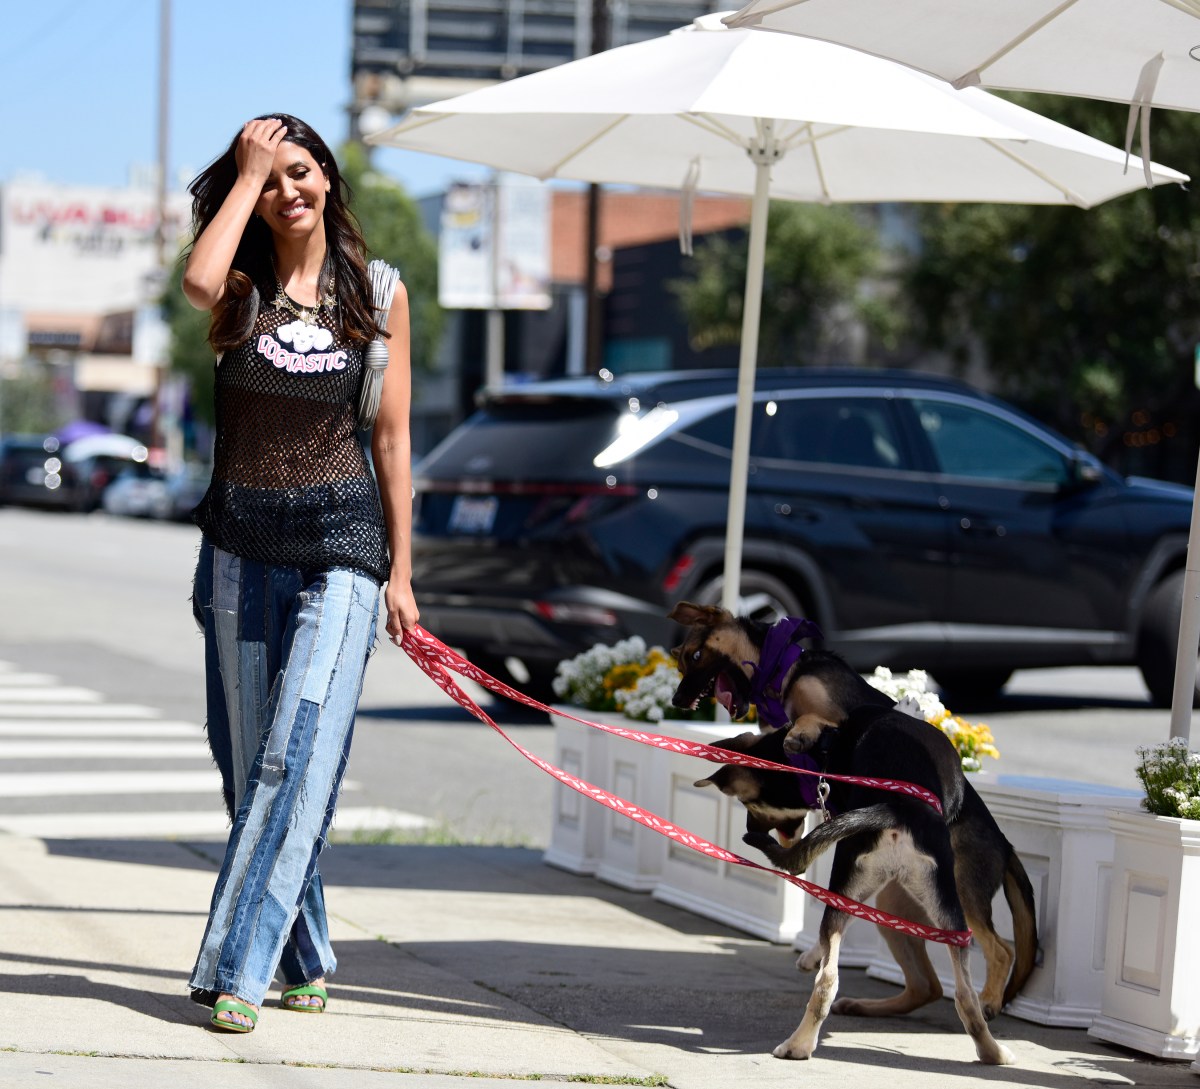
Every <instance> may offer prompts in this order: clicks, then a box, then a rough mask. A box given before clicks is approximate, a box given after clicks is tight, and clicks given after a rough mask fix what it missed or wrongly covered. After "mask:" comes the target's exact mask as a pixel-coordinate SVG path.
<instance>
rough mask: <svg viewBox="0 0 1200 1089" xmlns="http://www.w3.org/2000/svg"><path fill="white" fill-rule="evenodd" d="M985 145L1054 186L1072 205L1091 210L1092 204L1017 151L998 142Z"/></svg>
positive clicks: (986, 142) (994, 141)
mask: <svg viewBox="0 0 1200 1089" xmlns="http://www.w3.org/2000/svg"><path fill="white" fill-rule="evenodd" d="M984 143H985V144H987V145H988V146H989V147H991V148H995V150H996V151H998V152H1000V154H1001V155H1004V156H1006V157H1007V158H1009V159H1011V160H1012V161H1013V162H1014V163H1017V164H1018V165H1019V166H1023V167H1024V168H1025V169H1026V170H1028V171H1029V173H1031V174H1032V175H1033V176H1034V177H1036V178H1041V179H1042V181H1044V182H1045V183H1046V184H1047V185H1049V186H1052V187H1053V188H1055V189H1057V190H1058V191H1059V192H1060V193H1061V194H1062V195H1063V196H1064V197H1066V198H1067V200H1069V201H1070V202H1071V203H1072V204H1074V205H1077V206H1078V207H1080V208H1090V207H1091V204H1090V203H1089V202H1088V201H1086V200H1084V199H1083V197H1081V196H1080V195H1079V194H1078V193H1076V192H1075V191H1074V190H1072V189H1069V188H1067V186H1065V185H1063V184H1062V183H1061V182H1058V181H1055V180H1054V178H1052V177H1050V175H1049V174H1047V173H1046V172H1045V171H1044V170H1041V169H1039V168H1038V167H1036V166H1034V165H1033V163H1031V162H1030V161H1029V160H1028V159H1025V158H1023V157H1022V156H1020V155H1018V154H1017V153H1016V152H1015V151H1013V150H1012V148H1010V147H1006V146H1005V145H1004V144H1001V143H1000V142H999V141H997V140H984Z"/></svg>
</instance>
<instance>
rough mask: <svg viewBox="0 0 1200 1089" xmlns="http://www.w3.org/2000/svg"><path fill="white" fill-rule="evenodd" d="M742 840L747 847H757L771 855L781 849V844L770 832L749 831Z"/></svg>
mask: <svg viewBox="0 0 1200 1089" xmlns="http://www.w3.org/2000/svg"><path fill="white" fill-rule="evenodd" d="M742 842H743V843H744V844H745V845H746V846H747V847H756V848H758V850H760V851H762V852H763V854H766V855H771V854H773V853H774V852H776V851H778V850H779V844H778V842H777V841H776V839H775V837H774V836H772V835H771V834H770V833H769V832H747V833H746V834H745V835H743V836H742Z"/></svg>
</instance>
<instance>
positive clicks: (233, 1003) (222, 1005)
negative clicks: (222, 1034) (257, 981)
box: [208, 998, 258, 1032]
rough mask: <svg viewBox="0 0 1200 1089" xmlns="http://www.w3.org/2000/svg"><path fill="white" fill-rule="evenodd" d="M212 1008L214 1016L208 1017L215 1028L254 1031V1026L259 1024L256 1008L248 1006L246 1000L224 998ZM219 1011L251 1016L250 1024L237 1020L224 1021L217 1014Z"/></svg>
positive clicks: (230, 1030) (227, 1030) (228, 1030)
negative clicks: (240, 1022)
mask: <svg viewBox="0 0 1200 1089" xmlns="http://www.w3.org/2000/svg"><path fill="white" fill-rule="evenodd" d="M212 1009H213V1011H212V1016H211V1017H210V1018H209V1019H208V1023H209V1024H210V1025H212V1026H213V1028H219V1029H224V1030H225V1031H226V1032H253V1031H254V1026H255V1025H257V1024H258V1014H257V1013H256V1012H255V1010H254V1008H253V1007H252V1006H247V1005H246V1003H245V1002H239V1001H238V1000H237V999H236V998H222V999H221V1001H220V1002H218V1003H216V1005H214V1006H213V1008H212ZM219 1013H238V1014H241V1015H242V1016H243V1017H249V1018H250V1024H248V1025H242V1024H239V1023H238V1022H237V1021H222V1020H221V1019H220V1018H219V1017H218V1016H217V1014H219Z"/></svg>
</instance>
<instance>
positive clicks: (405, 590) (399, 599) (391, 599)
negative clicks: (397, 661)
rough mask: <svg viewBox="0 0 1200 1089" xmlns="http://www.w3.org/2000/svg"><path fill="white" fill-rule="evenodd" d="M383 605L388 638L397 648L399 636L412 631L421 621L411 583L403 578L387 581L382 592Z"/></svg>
mask: <svg viewBox="0 0 1200 1089" xmlns="http://www.w3.org/2000/svg"><path fill="white" fill-rule="evenodd" d="M383 603H384V606H385V608H386V609H387V633H388V638H389V639H390V640H391V641H392V642H393V643H395V644H396V646H399V645H400V638H401V636H402V635H403V634H404V633H405V632H406V631H412V629H413V628H415V627H416V626H417V621H418V620H420V619H421V612H420V610H419V609H418V608H417V601H416V598H415V597H413V591H412V583H410V582H409V581H408V579H403V578H393V579H389V580H388V584H387V586H386V587H385V588H384V591H383Z"/></svg>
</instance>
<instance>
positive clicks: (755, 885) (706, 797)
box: [653, 723, 816, 943]
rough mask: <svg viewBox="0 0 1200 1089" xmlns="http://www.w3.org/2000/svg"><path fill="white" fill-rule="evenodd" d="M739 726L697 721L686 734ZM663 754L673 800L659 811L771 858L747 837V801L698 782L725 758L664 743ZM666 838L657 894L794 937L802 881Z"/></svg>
mask: <svg viewBox="0 0 1200 1089" xmlns="http://www.w3.org/2000/svg"><path fill="white" fill-rule="evenodd" d="M737 732H738V729H737V726H736V725H734V726H733V727H732V729H731V728H730V725H729V724H728V723H722V724H719V725H704V726H699V727H693V728H692V729H691V730H690V731H689V732H688V733H687V734H686V736H689V737H692V738H694V739H696V740H700V741H704V742H706V743H708V744H712V743H714V742H716V741H720V740H722V739H723V738H726V737H730V736H732V735H733V734H734V733H737ZM681 736H684V735H681ZM659 755H660V756H661V757H662V760H661V761H660V767H661V776H662V781H663V782H664V783H665V784H666V786H667V793H668V797H667V808H666V809H665V810H660V811H659V812H661V813H662V815H663V816H665V817H666V818H667V819H668V820H669V821H671V822H672V823H673V824H677V825H679V826H680V827H681V828H686V829H687V830H688V831H689V832H694V833H695V834H696V835H698V836H703V837H704V838H705V839H707V840H709V841H710V842H712V843H716V844H717V845H718V846H721V847H724V848H726V849H727V850H730V851H733V852H734V853H735V854H738V855H741V856H742V857H743V858H747V859H750V860H751V861H753V862H759V861H765V860H763V859H761V856H760V855H759V853H758V852H757V851H755V850H753V848H750V847H747V846H746V845H745V844H744V843H742V834H743V833H744V832H745V831H746V810H745V809H744V808H743V807H742V804H741V802H739V801H737V800H736V799H733V798H730V797H729V796H728V795H726V794H722V793H721V792H720V791H719V790H716V789H715V788H713V787H704V788H698V787H696V786H693V784H694V783H695V781H696V780H697V779H702V778H704V777H705V776H708V775H711V774H712V773H713V772H714V771H716V769H717V768H718V767H719V766H720V765H717V764H711V763H707V762H705V761H702V760H697V759H696V758H695V757H688V756H681V755H679V754H678V753H667V752H661V751H660V753H659ZM655 774H660V772H658V771H657V770H656V771H655ZM659 838H662V837H659ZM663 842H664V843H666V851H665V854H664V857H663V859H662V873H661V875H660V878H659V880H658V883H657V884H656V885H655V887H654V893H653V895H654V898H655V899H656V900H662V901H663V902H664V903H667V904H674V905H675V906H676V907H681V908H685V909H686V910H688V911H691V912H694V913H695V914H697V915H701V916H703V917H704V918H706V919H715V920H716V921H717V922H721V923H724V924H725V925H726V926H732V927H735V928H736V929H738V930H744V931H746V932H747V933H748V934H753V935H754V936H755V937H758V938H765V939H766V940H767V941H772V942H784V943H790V942H791V941H792V940H793V939H794V938H795V936H796V934H797V933H798V932H799V931H800V929H801V928H802V927H803V925H804V919H805V911H806V901H809V900H810V897H808V896H807V895H806V894H805V893H804V892H802V891H801V890H800V889H798V888H796V886H795V885H793V884H791V883H790V882H788V881H784V880H782V879H780V878H778V877H775V876H773V875H772V874H769V873H763V872H761V871H757V870H752V869H750V868H749V867H748V866H739V865H737V864H735V863H729V862H721V861H719V860H717V859H715V858H709V857H708V856H707V855H703V854H700V853H699V852H698V851H693V850H692V849H691V848H689V847H684V846H682V845H681V844H678V843H673V842H669V841H667V840H665V839H664V840H663ZM812 902H813V903H815V902H816V901H812Z"/></svg>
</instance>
